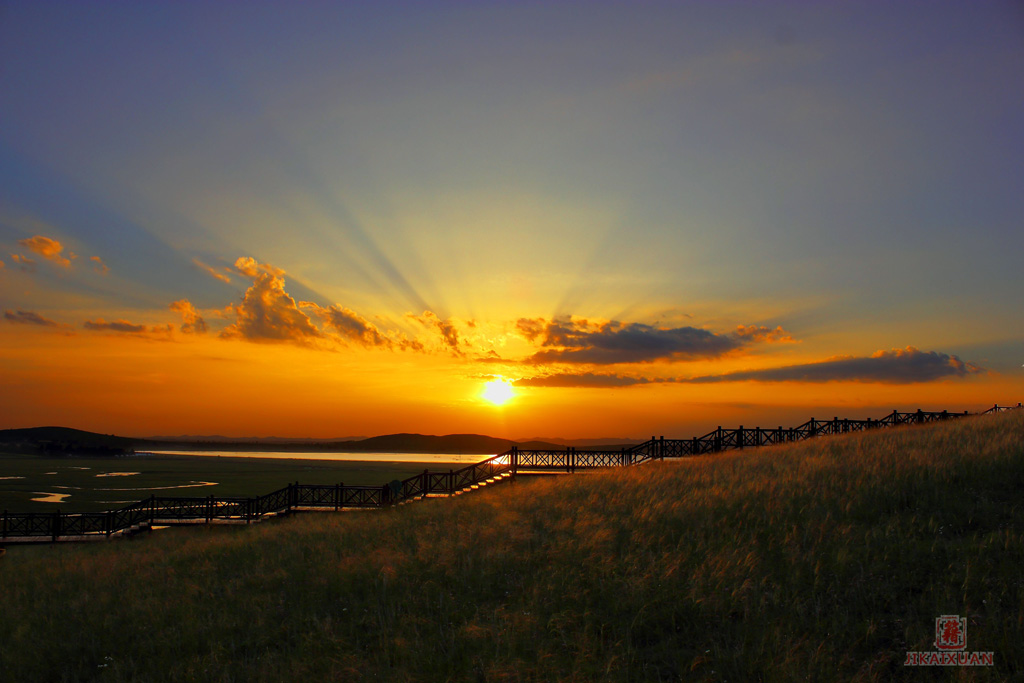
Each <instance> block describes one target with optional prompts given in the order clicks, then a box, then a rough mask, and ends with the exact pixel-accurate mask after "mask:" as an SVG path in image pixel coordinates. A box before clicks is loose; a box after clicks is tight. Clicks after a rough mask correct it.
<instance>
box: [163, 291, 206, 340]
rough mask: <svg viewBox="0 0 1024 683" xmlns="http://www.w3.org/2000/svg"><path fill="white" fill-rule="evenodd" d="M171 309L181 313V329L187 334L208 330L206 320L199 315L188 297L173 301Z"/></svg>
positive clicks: (201, 332)
mask: <svg viewBox="0 0 1024 683" xmlns="http://www.w3.org/2000/svg"><path fill="white" fill-rule="evenodd" d="M170 309H171V310H172V311H175V312H176V313H181V331H182V332H184V333H185V334H203V333H205V332H206V321H205V320H203V318H202V316H200V315H199V311H197V310H196V309H195V307H194V306H193V305H192V303H191V302H190V301H189V300H188V299H181V300H179V301H175V302H173V303H171V306H170Z"/></svg>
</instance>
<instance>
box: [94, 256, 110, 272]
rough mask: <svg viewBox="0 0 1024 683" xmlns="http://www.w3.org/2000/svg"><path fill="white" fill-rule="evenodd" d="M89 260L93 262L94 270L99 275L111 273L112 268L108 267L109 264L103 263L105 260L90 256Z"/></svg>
mask: <svg viewBox="0 0 1024 683" xmlns="http://www.w3.org/2000/svg"><path fill="white" fill-rule="evenodd" d="M89 260H90V261H92V262H93V268H94V269H95V270H96V272H97V273H100V274H102V275H106V274H107V273H109V272H110V268H109V267H108V266H107V264H105V263H104V262H103V259H101V258H100V257H99V256H90V257H89Z"/></svg>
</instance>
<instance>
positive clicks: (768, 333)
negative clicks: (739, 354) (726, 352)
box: [733, 325, 796, 344]
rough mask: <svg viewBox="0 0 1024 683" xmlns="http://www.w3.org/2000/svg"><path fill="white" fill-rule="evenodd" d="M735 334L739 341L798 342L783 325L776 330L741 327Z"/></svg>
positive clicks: (753, 326)
mask: <svg viewBox="0 0 1024 683" xmlns="http://www.w3.org/2000/svg"><path fill="white" fill-rule="evenodd" d="M733 334H734V335H735V336H736V338H737V339H743V340H746V341H751V342H761V343H765V344H771V343H778V344H792V343H794V342H796V340H795V339H793V337H792V336H790V334H789V333H788V332H786V331H785V330H784V329H782V326H781V325H780V326H779V327H776V328H775V329H774V330H773V329H772V328H770V327H764V326H758V325H740V326H739V327H737V328H736V331H735V332H734V333H733Z"/></svg>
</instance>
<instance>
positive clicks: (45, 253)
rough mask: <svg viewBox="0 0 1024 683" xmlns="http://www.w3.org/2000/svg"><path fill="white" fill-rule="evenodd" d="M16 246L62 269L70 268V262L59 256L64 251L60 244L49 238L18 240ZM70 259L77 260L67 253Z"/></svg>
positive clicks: (38, 236)
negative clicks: (18, 245)
mask: <svg viewBox="0 0 1024 683" xmlns="http://www.w3.org/2000/svg"><path fill="white" fill-rule="evenodd" d="M18 244H20V245H21V246H23V247H26V248H27V249H30V250H31V251H34V252H35V253H37V254H39V255H40V256H42V257H43V258H45V259H49V260H50V261H53V262H54V263H56V264H58V265H60V266H63V267H64V268H70V267H71V261H70V260H69V259H66V258H64V257H63V256H61V252H63V251H64V247H63V245H61V243H60V242H58V241H57V240H54V239H50V238H49V237H43V236H42V235H36V236H35V237H29V238H28V239H23V240H18ZM69 256H70V257H71V258H77V256H75V254H74V253H69Z"/></svg>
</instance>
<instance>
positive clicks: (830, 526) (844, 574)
mask: <svg viewBox="0 0 1024 683" xmlns="http://www.w3.org/2000/svg"><path fill="white" fill-rule="evenodd" d="M1021 491H1024V415H1021V414H1019V413H1016V414H1003V415H997V416H991V417H982V418H976V419H968V420H963V421H958V422H956V423H953V424H942V425H935V426H930V427H915V428H903V429H897V430H887V431H884V432H877V433H870V434H864V435H850V436H844V437H827V438H824V439H821V440H819V441H815V442H813V443H802V444H794V445H790V446H783V447H775V448H768V449H761V450H758V451H746V452H743V453H730V454H724V455H718V456H714V457H701V458H690V459H687V460H685V461H682V462H666V463H651V464H647V465H643V466H640V467H637V468H631V469H629V470H624V471H614V472H607V473H599V474H591V475H579V476H573V477H569V476H563V477H552V478H545V479H540V480H532V481H524V480H523V479H522V478H521V479H520V480H519V481H518V482H517V483H516V484H514V485H502V486H500V487H496V488H494V489H485V490H483V491H481V492H478V493H476V494H473V495H468V496H460V497H457V498H453V499H439V500H431V501H426V502H423V503H416V504H412V505H407V506H402V507H400V508H398V509H394V510H385V511H373V512H362V513H352V514H329V513H308V514H303V515H296V516H292V517H289V518H285V519H281V520H277V521H271V522H265V523H262V524H258V525H252V526H248V527H217V526H212V527H206V526H204V527H199V528H190V529H172V530H166V531H160V532H154V533H152V534H149V535H143V536H139V537H135V538H134V539H132V540H123V541H115V542H110V543H97V544H84V545H59V544H58V545H51V546H40V547H11V548H9V549H8V552H7V555H6V556H5V557H4V558H3V559H2V560H0V591H2V600H0V662H3V666H2V667H0V679H3V680H11V681H60V680H101V681H134V680H154V681H164V680H168V681H179V680H180V681H186V680H196V681H278V680H341V681H347V680H383V681H412V680H429V681H447V680H455V681H461V680H469V681H497V680H510V681H525V680H538V681H555V680H580V681H583V680H587V681H589V680H619V681H635V680H650V681H675V680H696V681H704V680H707V681H717V680H723V681H725V680H728V681H797V680H799V681H804V680H812V681H830V680H842V681H848V680H852V681H890V680H935V679H939V680H981V681H1004V680H1021V679H1022V678H1024V572H1022V567H1024V499H1022V497H1021ZM947 614H955V615H960V616H963V617H966V618H967V620H968V626H967V635H968V637H967V650H968V651H991V652H994V660H995V666H994V667H992V668H973V669H968V668H963V669H960V668H944V669H935V668H928V669H922V668H919V669H908V668H905V667H904V666H903V662H904V659H905V655H906V652H907V651H908V650H911V651H928V650H934V649H935V648H934V646H933V640H934V627H935V619H936V617H938V616H940V615H947Z"/></svg>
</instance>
